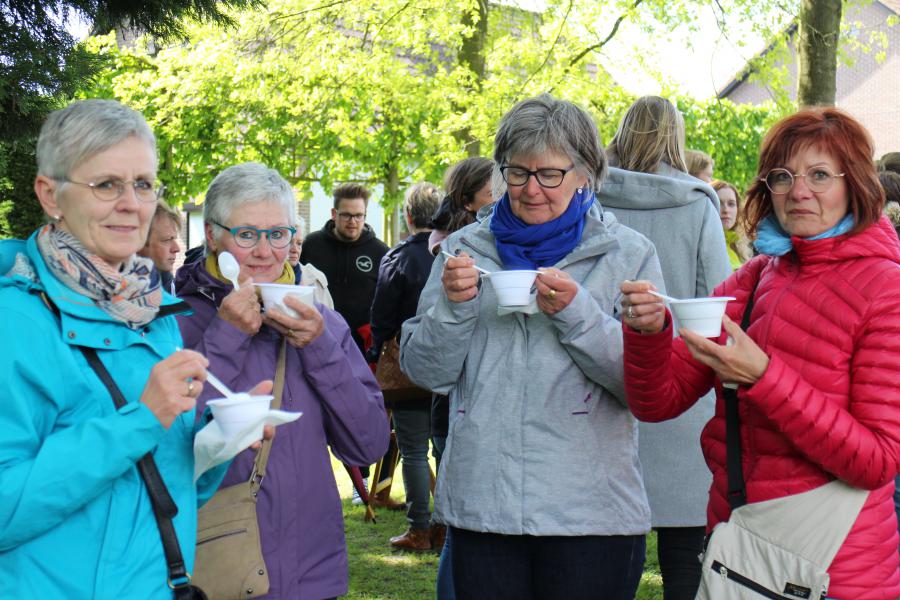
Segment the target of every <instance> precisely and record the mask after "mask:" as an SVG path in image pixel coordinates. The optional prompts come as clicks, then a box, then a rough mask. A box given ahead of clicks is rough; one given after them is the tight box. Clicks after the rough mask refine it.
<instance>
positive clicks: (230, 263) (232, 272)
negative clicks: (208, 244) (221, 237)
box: [216, 250, 241, 387]
mask: <svg viewBox="0 0 900 600" xmlns="http://www.w3.org/2000/svg"><path fill="white" fill-rule="evenodd" d="M218 262H219V270H220V271H221V272H222V275H224V276H225V277H227V278H228V280H229V281H231V284H232V285H233V286H234V289H235V291H237V290H239V289H241V286H240V284H238V275H240V273H241V266H240V265H239V264H238V261H237V259H236V258H235V257H234V255H233V254H232V253H231V252H228V251H226V250H223V251H221V252H219V257H218ZM216 387H218V386H216Z"/></svg>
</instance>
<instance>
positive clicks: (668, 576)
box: [656, 527, 706, 600]
mask: <svg viewBox="0 0 900 600" xmlns="http://www.w3.org/2000/svg"><path fill="white" fill-rule="evenodd" d="M705 535H706V528H705V527H657V528H656V548H657V552H658V554H659V570H660V571H661V572H662V580H663V598H664V600H694V596H696V595H697V588H698V587H700V567H701V565H700V559H699V558H698V555H699V554H700V553H701V552H703V539H704V536H705Z"/></svg>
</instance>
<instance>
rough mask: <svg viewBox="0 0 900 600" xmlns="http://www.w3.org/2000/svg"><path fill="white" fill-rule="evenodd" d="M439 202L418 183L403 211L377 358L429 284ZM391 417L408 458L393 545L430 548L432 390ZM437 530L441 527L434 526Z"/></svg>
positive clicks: (385, 286) (379, 317)
mask: <svg viewBox="0 0 900 600" xmlns="http://www.w3.org/2000/svg"><path fill="white" fill-rule="evenodd" d="M440 201H441V193H440V191H439V190H438V189H437V188H436V187H435V186H434V185H432V184H430V183H425V182H421V183H417V184H415V185H413V186H412V187H411V188H409V190H407V192H406V198H405V199H404V201H403V215H404V217H405V219H406V228H407V230H408V231H409V237H408V238H406V239H405V240H403V241H402V242H400V243H399V244H397V245H396V246H394V247H393V248H392V249H390V250H388V253H387V254H385V255H384V258H383V259H382V260H381V267H380V268H379V271H378V286H377V287H376V288H375V298H374V300H373V301H372V349H371V351H370V353H371V354H372V355H373V358H374V359H375V360H377V356H378V354H379V353H380V351H381V346H382V344H385V343H389V342H390V340H392V339H393V338H399V337H400V327H401V325H403V322H404V321H405V320H407V319H409V318H411V317H413V316H415V314H416V307H417V306H418V304H419V294H421V293H422V288H423V287H425V281H426V280H427V279H428V274H429V273H430V272H431V263H432V262H433V261H434V255H433V254H432V253H431V252H429V251H428V237H429V236H430V235H431V229H430V228H429V227H428V222H429V220H430V217H431V215H432V214H433V213H434V211H435V210H436V209H437V207H438V203H439V202H440ZM370 362H374V361H372V360H370ZM392 418H393V421H394V432H395V433H396V434H397V446H398V447H399V448H400V456H401V458H402V460H403V485H404V487H405V488H406V504H407V507H408V508H407V511H406V520H407V522H408V523H409V528H408V529H407V531H406V533H404V534H402V535H398V536H395V537H392V538H391V541H390V543H391V546H393V547H394V548H398V549H403V550H416V551H422V550H430V549H431V538H432V535H431V529H432V525H431V509H430V508H429V505H430V501H431V468H430V467H429V465H428V440H429V439H430V437H431V393H430V392H427V393H425V394H423V396H422V397H421V398H411V399H409V400H403V401H400V402H396V403H394V406H393V414H392ZM434 528H435V529H437V528H441V526H440V525H435V526H434ZM441 537H443V536H441Z"/></svg>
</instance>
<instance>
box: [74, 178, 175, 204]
mask: <svg viewBox="0 0 900 600" xmlns="http://www.w3.org/2000/svg"><path fill="white" fill-rule="evenodd" d="M59 181H64V182H66V183H72V184H74V185H83V186H84V187H89V188H91V191H92V192H93V193H94V197H95V198H97V200H103V201H104V202H112V201H113V200H118V199H119V198H121V197H122V194H124V193H125V186H126V185H130V186H131V187H132V188H133V189H134V195H135V197H136V198H137V199H138V200H140V201H141V202H156V201H157V200H158V199H159V198H161V197H162V195H163V192H165V190H166V186H164V185H161V184H159V183H158V182H155V181H149V180H147V179H134V180H131V181H122V180H121V179H104V180H103V181H89V182H87V183H82V182H80V181H72V180H71V179H60V180H59Z"/></svg>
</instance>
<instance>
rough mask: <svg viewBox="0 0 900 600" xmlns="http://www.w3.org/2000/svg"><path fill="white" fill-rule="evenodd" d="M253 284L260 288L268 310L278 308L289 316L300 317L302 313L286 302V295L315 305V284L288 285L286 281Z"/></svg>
mask: <svg viewBox="0 0 900 600" xmlns="http://www.w3.org/2000/svg"><path fill="white" fill-rule="evenodd" d="M253 285H255V286H256V287H258V288H259V289H260V292H261V293H262V301H263V307H265V309H266V310H269V309H270V308H277V309H278V310H280V311H281V312H283V313H284V314H286V315H287V316H289V317H293V318H295V319H296V318H298V317H299V316H300V315H299V314H297V311H295V310H294V309H292V308H290V307H289V306H287V305H286V304H285V303H284V298H285V297H286V296H292V297H294V298H296V299H297V300H299V301H300V302H303V303H304V304H308V305H309V306H313V298H314V297H315V293H316V286H314V285H288V284H286V283H254V284H253Z"/></svg>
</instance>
